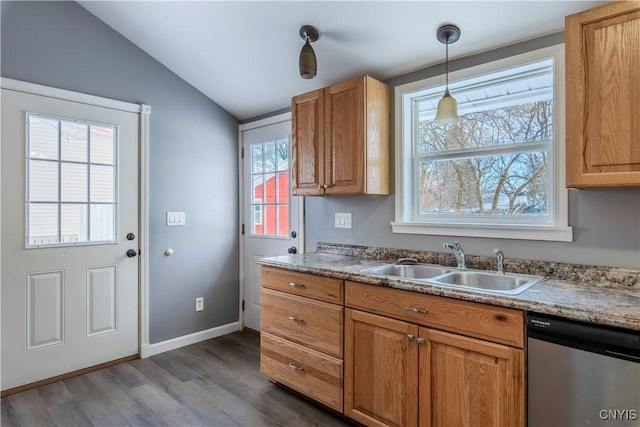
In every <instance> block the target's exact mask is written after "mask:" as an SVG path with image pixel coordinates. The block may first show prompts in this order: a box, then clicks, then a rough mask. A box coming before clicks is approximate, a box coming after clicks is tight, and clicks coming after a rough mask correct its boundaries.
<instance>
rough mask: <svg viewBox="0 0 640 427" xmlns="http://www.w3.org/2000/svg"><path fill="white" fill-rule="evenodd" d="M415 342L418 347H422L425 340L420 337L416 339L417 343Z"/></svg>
mask: <svg viewBox="0 0 640 427" xmlns="http://www.w3.org/2000/svg"><path fill="white" fill-rule="evenodd" d="M417 342H418V344H419V345H423V344H424V343H425V339H424V338H422V337H418V341H417Z"/></svg>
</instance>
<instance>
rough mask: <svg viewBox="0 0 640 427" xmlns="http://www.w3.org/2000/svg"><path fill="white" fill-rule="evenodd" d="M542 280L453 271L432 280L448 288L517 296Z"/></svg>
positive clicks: (516, 275) (523, 276)
mask: <svg viewBox="0 0 640 427" xmlns="http://www.w3.org/2000/svg"><path fill="white" fill-rule="evenodd" d="M542 279H543V278H542V277H539V276H530V275H525V274H504V275H502V274H495V273H488V272H482V271H454V272H451V273H449V274H445V275H442V276H439V277H435V278H434V279H433V281H434V282H436V283H440V284H443V285H448V286H460V287H465V288H472V289H481V290H485V291H490V292H499V293H501V294H519V293H520V292H523V291H524V290H526V289H528V288H530V287H531V286H533V285H535V284H536V283H538V282H539V281H541V280H542Z"/></svg>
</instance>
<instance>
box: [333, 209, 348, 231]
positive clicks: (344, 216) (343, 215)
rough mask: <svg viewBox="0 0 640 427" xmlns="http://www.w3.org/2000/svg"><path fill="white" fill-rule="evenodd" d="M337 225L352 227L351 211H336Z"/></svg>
mask: <svg viewBox="0 0 640 427" xmlns="http://www.w3.org/2000/svg"><path fill="white" fill-rule="evenodd" d="M335 227H336V228H351V212H336V214H335Z"/></svg>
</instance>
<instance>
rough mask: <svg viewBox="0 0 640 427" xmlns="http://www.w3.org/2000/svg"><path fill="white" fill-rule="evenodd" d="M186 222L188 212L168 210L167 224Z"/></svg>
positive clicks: (182, 223) (183, 223)
mask: <svg viewBox="0 0 640 427" xmlns="http://www.w3.org/2000/svg"><path fill="white" fill-rule="evenodd" d="M185 224H186V214H185V213H184V212H167V226H169V227H173V226H176V225H185Z"/></svg>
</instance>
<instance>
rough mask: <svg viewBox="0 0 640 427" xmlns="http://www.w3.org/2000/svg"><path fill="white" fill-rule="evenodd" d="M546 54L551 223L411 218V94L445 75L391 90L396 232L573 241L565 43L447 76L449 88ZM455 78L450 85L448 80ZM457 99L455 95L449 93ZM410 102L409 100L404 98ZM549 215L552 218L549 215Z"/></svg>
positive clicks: (541, 58)
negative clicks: (549, 67)
mask: <svg viewBox="0 0 640 427" xmlns="http://www.w3.org/2000/svg"><path fill="white" fill-rule="evenodd" d="M546 58H553V60H554V77H553V80H554V81H553V91H554V94H553V96H554V108H553V123H554V131H553V135H554V141H553V156H552V161H553V167H552V168H551V170H550V172H551V173H550V177H551V179H552V180H553V183H552V195H551V197H552V200H550V203H549V207H550V214H551V215H552V218H553V223H551V224H543V223H539V222H538V223H534V221H532V223H531V224H513V223H508V221H504V222H500V220H501V218H500V217H496V218H486V219H484V218H483V220H482V222H477V221H475V222H470V221H467V222H465V219H464V218H463V217H461V218H460V219H459V220H455V221H448V222H435V221H429V222H427V221H418V220H415V219H414V207H413V206H414V204H415V203H416V201H415V197H414V194H412V193H413V176H412V174H413V172H412V171H413V167H412V162H413V156H412V150H413V148H412V135H413V129H412V109H411V100H410V96H411V94H412V93H415V92H419V91H422V90H424V89H427V88H430V87H434V86H439V85H442V86H444V75H441V76H436V77H431V78H427V79H424V80H419V81H416V82H411V83H408V84H404V85H401V86H397V87H396V89H395V99H394V101H395V141H396V143H395V159H396V160H395V186H396V193H395V221H393V222H392V223H391V228H392V231H393V232H394V233H404V234H430V235H438V236H464V237H493V238H503V239H523V240H547V241H563V242H571V241H572V240H573V230H572V228H571V227H570V226H569V225H568V191H567V189H566V188H565V159H564V107H565V106H564V86H565V85H564V73H565V71H564V70H565V67H564V44H560V45H556V46H551V47H547V48H543V49H540V50H536V51H532V52H527V53H524V54H520V55H515V56H512V57H509V58H504V59H500V60H497V61H493V62H490V63H486V64H481V65H477V66H474V67H470V68H466V69H462V70H459V71H455V72H452V73H450V74H449V82H450V84H449V85H450V86H455V82H456V81H459V80H463V79H468V78H471V77H474V76H479V75H483V74H487V73H492V72H495V71H497V70H500V69H505V68H509V67H515V66H518V65H522V64H525V63H529V62H534V61H539V60H543V59H546ZM452 82H453V83H452ZM453 96H454V97H455V93H453ZM407 100H408V101H407ZM551 215H550V216H551ZM523 219H526V218H523Z"/></svg>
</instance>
